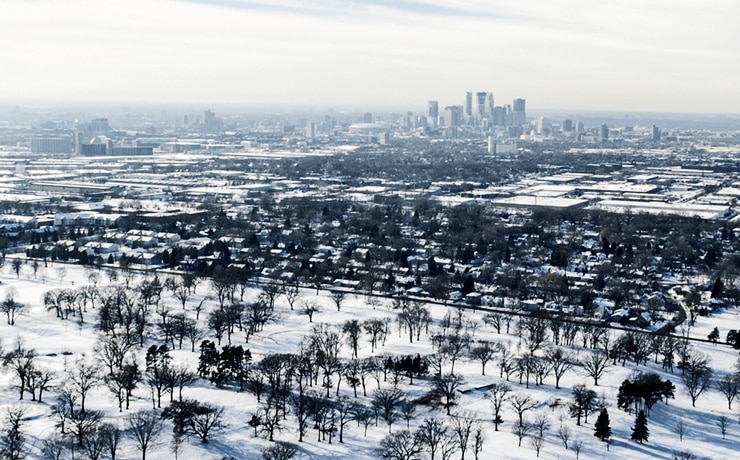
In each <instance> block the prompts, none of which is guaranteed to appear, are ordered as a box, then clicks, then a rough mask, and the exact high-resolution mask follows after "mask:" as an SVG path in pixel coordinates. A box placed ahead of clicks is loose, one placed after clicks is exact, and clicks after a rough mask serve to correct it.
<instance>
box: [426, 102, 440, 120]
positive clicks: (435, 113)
mask: <svg viewBox="0 0 740 460" xmlns="http://www.w3.org/2000/svg"><path fill="white" fill-rule="evenodd" d="M427 116H428V117H429V118H431V119H433V120H434V119H436V118H437V117H439V102H437V101H429V107H428V109H427Z"/></svg>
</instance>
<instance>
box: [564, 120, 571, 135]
mask: <svg viewBox="0 0 740 460" xmlns="http://www.w3.org/2000/svg"><path fill="white" fill-rule="evenodd" d="M571 131H573V120H569V119H566V120H563V132H565V133H569V132H571Z"/></svg>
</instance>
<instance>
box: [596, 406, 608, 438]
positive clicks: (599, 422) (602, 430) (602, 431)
mask: <svg viewBox="0 0 740 460" xmlns="http://www.w3.org/2000/svg"><path fill="white" fill-rule="evenodd" d="M594 436H596V437H597V438H599V440H601V441H604V442H609V438H611V437H612V427H611V426H609V412H607V411H606V408H602V409H601V412H599V417H598V418H597V419H596V425H594Z"/></svg>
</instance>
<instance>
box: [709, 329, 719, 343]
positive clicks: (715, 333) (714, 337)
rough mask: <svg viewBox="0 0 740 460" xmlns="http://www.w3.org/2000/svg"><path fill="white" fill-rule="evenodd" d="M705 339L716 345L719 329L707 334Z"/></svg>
mask: <svg viewBox="0 0 740 460" xmlns="http://www.w3.org/2000/svg"><path fill="white" fill-rule="evenodd" d="M707 338H708V339H709V340H710V341H711V342H713V343H717V340H719V328H717V327H715V328H714V329H712V332H710V333H709V335H708V336H707Z"/></svg>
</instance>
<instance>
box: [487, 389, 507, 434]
mask: <svg viewBox="0 0 740 460" xmlns="http://www.w3.org/2000/svg"><path fill="white" fill-rule="evenodd" d="M509 392H511V387H510V386H509V385H507V384H505V383H504V384H498V383H494V384H493V385H492V386H491V389H490V390H489V391H488V393H486V398H488V400H489V401H491V407H492V408H493V426H494V429H495V430H496V431H498V426H499V425H500V424H501V423H503V420H502V419H501V408H502V407H503V405H504V402H506V401H507V400H508V399H509V396H508V394H509Z"/></svg>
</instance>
